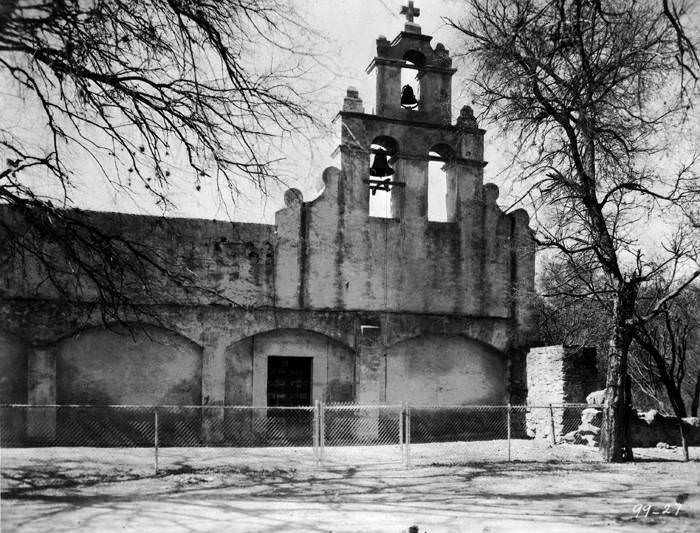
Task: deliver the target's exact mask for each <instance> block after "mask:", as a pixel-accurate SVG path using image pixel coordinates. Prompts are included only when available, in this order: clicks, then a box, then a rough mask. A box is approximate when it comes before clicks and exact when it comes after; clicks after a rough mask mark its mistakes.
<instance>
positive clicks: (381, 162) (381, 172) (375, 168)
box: [369, 150, 394, 177]
mask: <svg viewBox="0 0 700 533" xmlns="http://www.w3.org/2000/svg"><path fill="white" fill-rule="evenodd" d="M393 173H394V169H393V168H391V167H390V166H389V163H388V162H387V160H386V152H385V151H384V150H381V151H379V152H377V153H376V154H374V162H373V163H372V166H371V167H370V168H369V175H370V176H378V177H383V176H391V175H392V174H393Z"/></svg>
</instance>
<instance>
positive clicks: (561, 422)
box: [527, 345, 597, 440]
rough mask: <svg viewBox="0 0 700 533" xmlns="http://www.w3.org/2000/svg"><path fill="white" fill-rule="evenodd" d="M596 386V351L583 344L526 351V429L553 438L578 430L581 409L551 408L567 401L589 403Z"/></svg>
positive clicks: (540, 436) (531, 432) (536, 435)
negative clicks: (590, 395)
mask: <svg viewBox="0 0 700 533" xmlns="http://www.w3.org/2000/svg"><path fill="white" fill-rule="evenodd" d="M596 388H597V371H596V360H595V350H592V349H590V348H586V347H580V346H562V345H557V346H542V347H535V348H532V349H530V351H529V352H528V354H527V403H528V405H529V406H533V408H532V409H530V410H529V412H528V414H527V432H528V434H529V435H530V436H534V437H538V438H547V439H551V438H552V426H554V439H555V440H557V439H559V438H560V437H561V436H562V435H563V434H565V433H567V432H569V431H571V430H572V429H575V428H576V427H577V425H578V422H580V420H581V414H580V410H578V409H569V410H567V409H562V408H555V409H552V410H550V409H548V408H546V407H547V406H549V405H550V404H551V405H554V406H558V405H561V404H565V403H580V404H584V403H586V396H587V395H588V394H589V393H591V392H593V391H594V390H596Z"/></svg>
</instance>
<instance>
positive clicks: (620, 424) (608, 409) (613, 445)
mask: <svg viewBox="0 0 700 533" xmlns="http://www.w3.org/2000/svg"><path fill="white" fill-rule="evenodd" d="M636 297H637V288H636V286H635V285H633V284H629V283H625V284H623V285H622V287H621V288H620V289H619V292H618V294H617V298H616V300H615V310H614V326H613V328H614V329H613V337H612V339H611V341H610V355H609V358H608V374H607V378H606V383H605V387H606V388H605V413H604V416H603V427H602V428H601V431H600V452H601V455H602V456H603V460H605V461H606V462H623V461H628V460H632V447H631V443H630V435H629V431H628V427H629V423H630V417H629V415H630V403H631V398H629V397H628V388H627V387H626V382H627V355H628V353H629V347H630V344H631V342H632V329H631V323H630V321H631V319H632V317H633V314H634V307H635V303H636Z"/></svg>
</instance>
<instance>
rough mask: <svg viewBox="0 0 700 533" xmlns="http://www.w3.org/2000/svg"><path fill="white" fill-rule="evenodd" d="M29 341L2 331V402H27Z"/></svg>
mask: <svg viewBox="0 0 700 533" xmlns="http://www.w3.org/2000/svg"><path fill="white" fill-rule="evenodd" d="M27 351H28V349H27V343H25V342H24V341H23V340H22V339H20V338H19V337H17V336H15V335H12V334H10V333H6V332H4V331H0V403H27Z"/></svg>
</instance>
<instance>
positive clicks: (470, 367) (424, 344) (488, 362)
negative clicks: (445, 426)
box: [386, 335, 506, 405]
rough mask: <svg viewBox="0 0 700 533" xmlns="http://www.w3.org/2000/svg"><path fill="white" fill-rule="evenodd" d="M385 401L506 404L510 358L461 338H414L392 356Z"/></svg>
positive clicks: (397, 347)
mask: <svg viewBox="0 0 700 533" xmlns="http://www.w3.org/2000/svg"><path fill="white" fill-rule="evenodd" d="M386 365H387V370H386V401H387V403H390V404H397V403H401V402H403V401H409V402H411V404H414V405H467V404H474V403H491V402H492V403H503V402H504V401H506V396H505V395H506V390H505V385H506V374H505V370H506V369H505V357H504V356H503V354H501V353H499V352H498V351H496V350H494V349H493V348H490V347H488V346H486V345H484V344H481V343H479V342H476V341H474V340H471V339H466V338H464V337H460V336H456V335H455V336H438V335H428V336H423V337H418V338H415V339H409V340H406V341H403V342H400V343H398V344H395V345H394V346H391V347H390V348H389V350H388V352H387V361H386Z"/></svg>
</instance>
